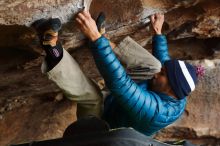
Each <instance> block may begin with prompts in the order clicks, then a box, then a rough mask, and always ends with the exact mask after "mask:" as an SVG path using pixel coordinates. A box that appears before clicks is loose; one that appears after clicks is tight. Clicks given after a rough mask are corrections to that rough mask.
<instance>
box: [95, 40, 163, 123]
mask: <svg viewBox="0 0 220 146" xmlns="http://www.w3.org/2000/svg"><path fill="white" fill-rule="evenodd" d="M91 45H92V53H93V57H94V59H95V62H96V65H97V67H98V69H99V71H100V73H101V75H102V76H103V78H104V80H105V82H106V85H107V87H108V88H109V90H110V91H111V93H112V95H113V96H114V97H115V98H116V100H117V101H118V102H119V104H120V105H121V106H123V108H124V109H125V110H127V111H128V113H129V114H130V116H131V117H132V119H134V120H136V121H142V122H144V123H145V124H147V123H146V122H149V121H151V120H152V118H153V117H154V114H155V112H156V110H157V107H158V102H160V99H156V97H155V96H153V95H152V93H151V92H150V91H147V90H143V89H142V88H141V87H139V86H138V85H137V84H136V83H135V82H134V81H133V80H131V79H130V77H129V76H128V75H127V74H126V72H125V70H124V68H123V66H122V65H121V64H120V62H119V60H118V59H117V58H116V56H115V54H114V53H113V51H112V48H111V47H110V45H109V41H108V40H107V39H106V38H104V37H101V38H99V39H98V40H97V41H96V42H94V43H92V44H91Z"/></svg>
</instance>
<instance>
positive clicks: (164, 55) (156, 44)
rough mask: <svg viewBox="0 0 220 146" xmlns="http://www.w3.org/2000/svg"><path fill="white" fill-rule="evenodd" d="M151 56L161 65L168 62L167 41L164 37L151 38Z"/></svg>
mask: <svg viewBox="0 0 220 146" xmlns="http://www.w3.org/2000/svg"><path fill="white" fill-rule="evenodd" d="M152 52H153V55H154V56H155V57H156V58H157V59H158V60H159V61H160V62H161V64H162V65H163V64H164V62H165V61H167V60H170V59H171V58H170V55H169V52H168V46H167V39H166V36H165V35H155V36H154V37H153V50H152Z"/></svg>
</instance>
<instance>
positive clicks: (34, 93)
mask: <svg viewBox="0 0 220 146" xmlns="http://www.w3.org/2000/svg"><path fill="white" fill-rule="evenodd" d="M85 4H86V6H87V8H88V9H89V10H90V12H91V14H92V16H93V17H94V18H96V17H97V15H98V13H99V12H100V11H104V12H105V13H106V15H107V33H108V35H109V37H110V39H111V40H113V41H115V42H119V41H120V40H122V39H123V38H124V37H125V36H127V35H130V36H131V37H132V38H133V39H135V40H136V41H137V42H138V43H139V44H141V45H142V46H143V47H145V48H146V49H147V50H149V51H150V50H151V38H152V35H153V33H152V28H151V27H150V25H149V16H150V15H151V14H153V13H155V12H164V13H165V25H164V30H163V32H164V33H165V34H166V35H167V37H168V42H169V48H170V54H171V56H172V57H175V58H178V59H187V60H191V61H190V62H192V63H195V64H203V65H204V66H205V67H206V70H207V74H206V76H205V77H204V78H202V79H201V80H200V82H199V85H198V87H197V89H196V91H195V92H193V94H192V95H191V96H190V97H189V98H188V99H189V100H188V105H187V108H186V111H185V113H184V115H183V117H182V118H181V119H180V120H179V121H178V122H176V123H175V124H173V125H171V126H170V127H168V128H166V129H165V130H162V131H161V132H160V133H159V134H158V135H156V138H158V139H162V140H170V139H183V138H186V139H191V140H197V139H198V140H199V141H200V140H201V141H203V140H204V141H210V140H212V145H217V143H216V142H217V141H218V139H217V138H220V129H219V127H218V123H219V116H220V115H219V113H220V108H219V107H220V106H219V103H220V94H219V92H218V91H219V90H220V78H219V71H220V61H219V60H218V59H219V58H220V43H219V42H220V1H219V0H210V1H207V0H182V1H179V0H157V1H155V0H126V1H125V0H85ZM81 7H82V0H46V1H45V0H35V1H28V0H10V1H0V32H1V33H0V74H1V76H0V131H1V132H0V145H6V144H10V143H20V142H25V141H31V140H41V139H50V138H57V137H61V136H62V132H63V130H64V129H65V128H66V127H67V126H68V125H69V124H70V123H72V122H73V121H74V120H76V116H75V104H74V103H72V102H70V101H67V100H60V95H58V94H59V92H60V90H59V88H58V87H57V86H56V85H55V84H53V83H52V82H50V81H48V79H47V77H46V76H45V75H43V74H41V72H40V64H41V62H42V56H44V53H43V51H42V49H41V48H40V46H39V43H38V39H37V37H36V34H35V33H34V30H33V29H31V28H30V27H29V26H30V24H31V23H32V22H33V21H35V20H37V19H40V18H48V17H59V18H60V19H61V20H62V22H63V28H62V30H61V33H60V40H61V42H62V44H63V46H64V47H65V49H67V50H69V51H70V53H71V54H72V56H74V58H75V59H76V60H77V61H78V62H79V64H80V66H81V67H82V69H83V71H84V72H85V74H86V75H87V76H89V77H90V78H92V79H94V80H96V81H98V80H100V79H101V77H100V75H99V73H98V71H97V69H96V67H95V64H94V61H93V59H92V56H91V53H90V51H89V49H88V47H87V46H86V45H84V43H85V38H84V36H83V35H82V34H81V33H80V32H79V30H78V29H77V27H76V25H75V22H74V21H73V17H74V15H75V14H76V13H77V12H78V11H79V10H80V9H81ZM204 59H206V60H204ZM192 60H193V61H192ZM88 69H89V70H88ZM198 143H199V142H198ZM218 144H219V143H218Z"/></svg>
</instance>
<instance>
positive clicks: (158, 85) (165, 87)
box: [150, 67, 175, 96]
mask: <svg viewBox="0 0 220 146" xmlns="http://www.w3.org/2000/svg"><path fill="white" fill-rule="evenodd" d="M150 89H151V90H152V91H156V92H161V93H165V94H168V95H170V96H175V95H174V93H173V91H172V89H171V86H170V84H169V80H168V77H167V72H166V68H165V67H162V68H161V71H160V72H159V73H156V74H155V75H154V76H153V78H152V79H151V80H150Z"/></svg>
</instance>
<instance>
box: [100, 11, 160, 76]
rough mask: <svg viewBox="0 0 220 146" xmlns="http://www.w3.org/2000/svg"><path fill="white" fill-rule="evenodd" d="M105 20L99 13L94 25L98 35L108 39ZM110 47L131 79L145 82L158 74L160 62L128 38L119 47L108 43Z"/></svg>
mask: <svg viewBox="0 0 220 146" xmlns="http://www.w3.org/2000/svg"><path fill="white" fill-rule="evenodd" d="M105 19H106V17H105V14H104V13H103V12H101V13H100V14H99V16H98V18H97V20H96V25H97V28H98V30H99V32H100V34H101V35H104V36H105V37H106V38H108V36H107V34H106V30H105V23H106V20H105ZM110 46H111V47H112V49H113V51H114V52H115V54H116V55H117V56H118V58H119V59H120V61H121V63H122V64H123V65H124V66H125V68H126V69H127V71H128V74H129V75H130V76H131V77H132V79H134V80H146V79H150V78H151V77H152V76H153V75H154V74H155V73H158V72H160V69H161V63H160V61H159V60H157V59H156V58H155V57H154V56H153V55H152V54H151V53H149V52H148V51H147V50H146V49H144V48H143V47H142V46H140V45H139V44H138V43H136V42H135V41H134V40H133V39H131V38H130V37H126V38H125V39H124V40H122V41H121V42H120V43H119V45H116V44H115V43H113V42H111V41H110Z"/></svg>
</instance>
